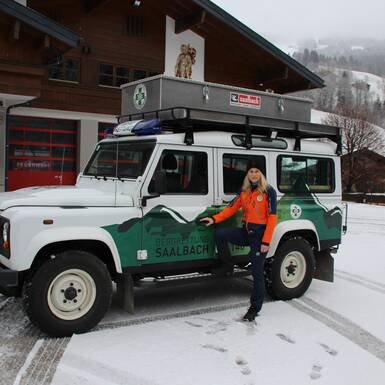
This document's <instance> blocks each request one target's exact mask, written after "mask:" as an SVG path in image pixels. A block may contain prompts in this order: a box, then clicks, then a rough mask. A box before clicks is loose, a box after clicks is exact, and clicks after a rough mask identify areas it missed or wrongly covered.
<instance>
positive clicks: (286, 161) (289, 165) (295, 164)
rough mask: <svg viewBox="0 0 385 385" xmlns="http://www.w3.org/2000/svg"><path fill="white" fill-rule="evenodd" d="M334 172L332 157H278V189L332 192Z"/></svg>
mask: <svg viewBox="0 0 385 385" xmlns="http://www.w3.org/2000/svg"><path fill="white" fill-rule="evenodd" d="M334 174H335V173H334V162H333V160H332V159H325V158H313V157H304V156H279V157H278V189H279V191H281V192H296V193H298V192H303V191H304V190H307V191H309V190H310V191H311V192H314V193H331V192H333V191H334V189H335V183H334Z"/></svg>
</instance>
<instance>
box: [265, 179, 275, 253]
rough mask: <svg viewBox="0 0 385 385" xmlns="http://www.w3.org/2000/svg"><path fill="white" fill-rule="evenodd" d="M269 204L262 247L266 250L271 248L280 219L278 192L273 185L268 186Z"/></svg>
mask: <svg viewBox="0 0 385 385" xmlns="http://www.w3.org/2000/svg"><path fill="white" fill-rule="evenodd" d="M267 205H268V215H267V222H266V229H265V232H264V234H263V237H262V248H263V249H264V250H265V252H266V251H267V250H268V249H269V246H270V242H271V239H272V238H273V232H274V228H275V226H276V224H277V221H278V217H277V193H276V191H275V190H274V188H273V187H271V186H269V187H268V191H267ZM263 246H265V247H263ZM261 251H262V250H261ZM262 252H263V251H262Z"/></svg>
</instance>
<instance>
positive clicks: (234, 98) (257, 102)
mask: <svg viewBox="0 0 385 385" xmlns="http://www.w3.org/2000/svg"><path fill="white" fill-rule="evenodd" d="M230 105H231V106H237V107H246V108H255V109H257V110H259V109H260V108H261V105H262V98H261V97H260V96H258V95H250V94H242V93H238V92H231V93H230Z"/></svg>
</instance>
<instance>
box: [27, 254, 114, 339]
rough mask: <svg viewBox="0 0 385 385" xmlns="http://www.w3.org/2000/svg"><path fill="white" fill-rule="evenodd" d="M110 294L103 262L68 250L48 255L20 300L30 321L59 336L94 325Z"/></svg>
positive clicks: (104, 308) (107, 305)
mask: <svg viewBox="0 0 385 385" xmlns="http://www.w3.org/2000/svg"><path fill="white" fill-rule="evenodd" d="M111 295H112V282H111V277H110V274H109V272H108V270H107V268H106V266H105V264H104V263H103V262H101V261H100V260H99V259H98V258H97V257H96V256H95V255H93V254H90V253H87V252H84V251H80V250H71V251H66V252H62V253H59V254H57V255H56V256H54V257H51V259H49V260H48V261H46V262H45V263H44V264H43V265H41V267H40V268H39V269H38V270H37V271H36V272H35V273H34V274H33V275H32V277H30V278H29V279H27V280H26V282H25V284H24V288H23V303H24V307H25V310H26V313H27V315H28V317H29V318H30V320H31V321H32V323H34V324H35V325H36V326H38V327H39V328H40V329H41V330H43V331H44V332H46V333H48V334H50V335H53V336H56V337H63V336H69V335H72V334H73V333H83V332H86V331H88V330H89V329H91V328H93V327H94V326H95V325H97V323H98V322H99V321H100V320H101V319H102V317H103V316H104V314H105V313H106V311H107V309H108V308H109V306H110V302H111Z"/></svg>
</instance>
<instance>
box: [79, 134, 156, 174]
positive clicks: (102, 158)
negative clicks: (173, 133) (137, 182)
mask: <svg viewBox="0 0 385 385" xmlns="http://www.w3.org/2000/svg"><path fill="white" fill-rule="evenodd" d="M154 147H155V142H154V141H151V142H144V141H140V142H113V143H111V142H110V143H100V144H99V145H98V146H97V147H96V150H95V152H94V153H93V155H92V157H91V160H90V161H89V163H88V165H87V167H86V168H85V170H84V173H83V175H90V176H96V177H98V176H101V177H118V178H130V179H131V178H132V179H136V178H137V177H138V176H141V175H142V174H143V172H144V170H145V168H146V166H147V163H148V160H149V159H150V156H151V154H152V151H153V150H154Z"/></svg>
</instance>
